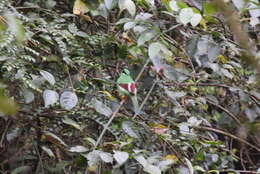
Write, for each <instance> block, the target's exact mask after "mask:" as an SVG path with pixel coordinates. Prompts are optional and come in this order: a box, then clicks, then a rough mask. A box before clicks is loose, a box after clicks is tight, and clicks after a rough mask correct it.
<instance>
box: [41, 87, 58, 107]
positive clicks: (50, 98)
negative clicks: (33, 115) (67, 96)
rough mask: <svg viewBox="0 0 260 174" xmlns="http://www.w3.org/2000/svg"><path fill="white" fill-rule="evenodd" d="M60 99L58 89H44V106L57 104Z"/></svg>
mask: <svg viewBox="0 0 260 174" xmlns="http://www.w3.org/2000/svg"><path fill="white" fill-rule="evenodd" d="M58 99H59V94H58V93H57V92H56V91H53V90H49V89H45V90H44V91H43V101H44V107H49V106H51V105H53V104H55V103H56V102H57V101H58Z"/></svg>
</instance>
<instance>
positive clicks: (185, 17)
mask: <svg viewBox="0 0 260 174" xmlns="http://www.w3.org/2000/svg"><path fill="white" fill-rule="evenodd" d="M193 15H194V12H193V10H192V8H183V9H181V11H180V14H179V19H180V21H181V22H182V23H183V24H184V25H187V24H188V23H189V22H190V21H191V18H192V16H193Z"/></svg>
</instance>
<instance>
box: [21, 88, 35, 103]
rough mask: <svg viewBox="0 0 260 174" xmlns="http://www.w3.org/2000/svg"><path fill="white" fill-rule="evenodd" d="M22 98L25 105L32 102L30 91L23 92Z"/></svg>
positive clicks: (32, 95) (32, 96) (32, 94)
mask: <svg viewBox="0 0 260 174" xmlns="http://www.w3.org/2000/svg"><path fill="white" fill-rule="evenodd" d="M23 96H24V100H25V103H26V104H28V103H31V102H32V101H33V100H34V93H33V92H32V91H31V90H28V89H26V90H24V91H23Z"/></svg>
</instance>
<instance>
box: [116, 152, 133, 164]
mask: <svg viewBox="0 0 260 174" xmlns="http://www.w3.org/2000/svg"><path fill="white" fill-rule="evenodd" d="M113 157H114V158H115V160H116V161H117V163H118V164H119V165H122V164H124V163H125V162H126V160H127V159H128V157H129V154H128V153H127V152H122V151H114V155H113Z"/></svg>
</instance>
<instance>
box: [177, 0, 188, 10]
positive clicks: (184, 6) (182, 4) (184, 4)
mask: <svg viewBox="0 0 260 174" xmlns="http://www.w3.org/2000/svg"><path fill="white" fill-rule="evenodd" d="M177 5H178V7H179V8H181V9H182V8H188V7H189V6H188V5H187V4H186V3H184V2H182V1H178V2H177Z"/></svg>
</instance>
